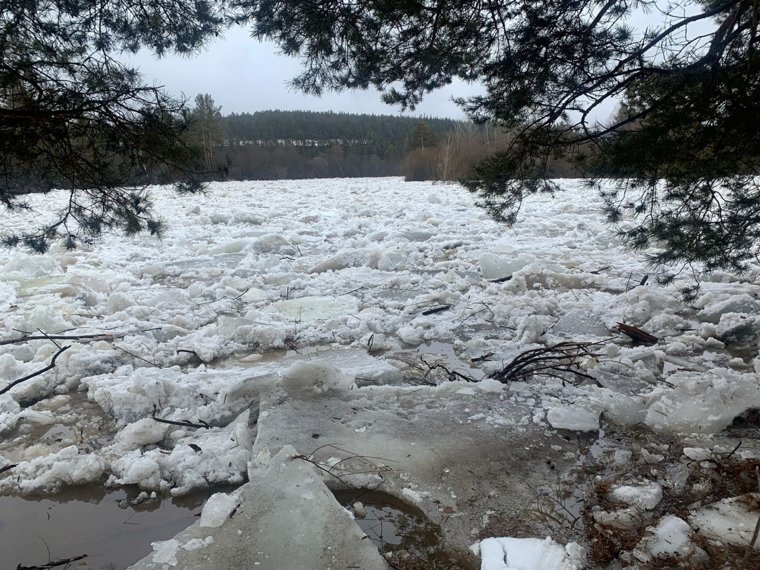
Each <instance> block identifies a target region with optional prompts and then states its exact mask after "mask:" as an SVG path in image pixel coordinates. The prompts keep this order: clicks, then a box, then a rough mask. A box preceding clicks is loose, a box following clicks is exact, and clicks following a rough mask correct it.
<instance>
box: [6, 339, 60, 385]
mask: <svg viewBox="0 0 760 570" xmlns="http://www.w3.org/2000/svg"><path fill="white" fill-rule="evenodd" d="M43 338H45V337H43ZM70 348H71V346H64V347H61V348H60V349H59V350H58V352H56V353H55V354H54V355H53V359H52V360H51V361H50V364H48V365H47V366H46V367H45V368H42V369H41V370H37V372H32V373H31V374H29V375H27V376H24V377H23V378H19V379H18V380H14V381H13V382H11V383H10V384H8V385H7V386H6V387H5V388H3V389H1V390H0V396H2V395H3V394H5V393H6V392H9V391H10V390H12V389H13V388H14V387H16V386H18V385H19V384H21V383H22V382H26V381H27V380H31V379H32V378H34V377H35V376H39V375H40V374H44V373H45V372H47V371H48V370H52V369H53V368H55V361H56V360H58V357H59V356H61V354H63V353H64V352H66V351H67V350H68V349H70Z"/></svg>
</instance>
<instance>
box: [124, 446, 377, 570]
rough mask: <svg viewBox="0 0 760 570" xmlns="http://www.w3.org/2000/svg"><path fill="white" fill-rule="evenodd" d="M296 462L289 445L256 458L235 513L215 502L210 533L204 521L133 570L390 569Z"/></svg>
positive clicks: (309, 468)
mask: <svg viewBox="0 0 760 570" xmlns="http://www.w3.org/2000/svg"><path fill="white" fill-rule="evenodd" d="M297 456H298V453H297V452H296V450H295V449H293V448H292V447H290V446H286V447H284V448H283V449H282V450H280V452H279V453H278V454H276V455H275V456H274V457H270V456H269V455H268V454H267V453H263V454H261V455H259V457H257V458H256V459H255V460H254V462H253V464H252V465H251V469H250V473H249V475H250V482H249V483H247V484H246V485H244V486H243V487H241V488H240V490H239V502H240V504H239V505H238V506H237V508H234V507H233V508H232V509H229V508H228V507H229V506H230V505H231V504H232V503H236V502H237V501H238V499H237V498H232V499H230V498H229V497H223V498H216V499H215V498H214V497H212V498H211V499H209V502H211V501H212V499H213V500H214V504H213V505H211V506H207V507H204V510H203V517H205V516H206V508H208V509H210V511H213V513H211V512H210V514H209V517H208V518H209V519H210V518H213V523H214V524H213V526H204V525H203V517H202V520H201V521H199V522H198V523H196V524H195V525H193V526H192V527H190V528H189V529H187V530H185V531H184V532H182V533H180V534H179V535H177V536H176V537H175V538H173V539H171V540H169V541H163V542H159V543H154V545H153V548H154V550H153V552H152V553H151V554H150V555H149V556H147V557H145V558H144V559H143V560H141V561H139V562H137V563H136V564H134V565H133V566H131V567H130V568H131V570H158V569H161V570H166V569H170V568H177V569H180V568H181V569H183V570H208V569H210V568H219V569H223V568H225V569H226V568H229V569H232V568H261V569H262V570H291V569H296V568H297V569H298V570H325V569H328V568H333V569H335V570H338V569H344V568H362V570H385V569H387V568H388V566H387V564H386V563H385V561H384V560H383V558H382V556H380V553H379V552H378V551H377V549H376V548H375V547H374V546H373V544H372V542H371V541H369V540H366V539H365V538H366V537H365V536H364V533H363V532H362V531H361V530H360V529H359V527H358V526H357V525H356V523H355V522H354V521H353V519H352V518H351V516H350V515H349V514H348V512H347V511H346V510H345V509H343V507H341V506H340V504H338V502H337V501H336V500H335V497H334V496H333V494H332V493H331V492H330V491H329V490H328V489H327V487H326V486H325V485H324V483H323V482H322V480H321V478H320V476H319V474H318V473H317V470H316V468H315V467H314V466H313V465H312V464H310V463H308V462H307V461H304V460H303V459H300V458H298V457H297ZM217 503H219V504H218V505H217ZM217 507H218V508H217ZM212 514H213V517H212V516H211V515H212ZM225 515H226V516H225Z"/></svg>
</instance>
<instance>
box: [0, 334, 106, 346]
mask: <svg viewBox="0 0 760 570" xmlns="http://www.w3.org/2000/svg"><path fill="white" fill-rule="evenodd" d="M113 339H114V335H112V334H102V333H100V334H81V335H65V334H46V335H36V334H31V335H26V336H22V337H19V338H13V339H9V340H0V346H5V345H7V344H19V343H22V342H28V341H30V340H113Z"/></svg>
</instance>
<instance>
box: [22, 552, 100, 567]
mask: <svg viewBox="0 0 760 570" xmlns="http://www.w3.org/2000/svg"><path fill="white" fill-rule="evenodd" d="M83 558H87V555H86V554H80V555H79V556H72V557H71V558H61V559H60V560H53V561H52V562H48V563H47V564H42V565H41V566H22V565H21V564H19V565H18V566H16V570H46V569H47V568H55V567H56V566H68V565H69V564H71V563H72V562H76V561H77V560H82V559H83Z"/></svg>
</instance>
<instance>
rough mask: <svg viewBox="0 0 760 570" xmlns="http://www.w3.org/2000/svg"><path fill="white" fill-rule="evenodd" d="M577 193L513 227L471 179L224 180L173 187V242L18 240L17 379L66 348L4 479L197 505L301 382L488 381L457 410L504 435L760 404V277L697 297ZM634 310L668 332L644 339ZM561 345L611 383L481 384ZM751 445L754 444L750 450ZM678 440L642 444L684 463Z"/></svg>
mask: <svg viewBox="0 0 760 570" xmlns="http://www.w3.org/2000/svg"><path fill="white" fill-rule="evenodd" d="M563 186H564V188H565V191H564V192H562V193H560V194H558V195H557V196H556V198H552V197H549V196H537V197H534V198H531V199H530V200H529V201H528V202H526V204H525V205H524V207H523V209H522V211H521V214H520V219H519V221H518V223H517V224H516V225H515V227H514V228H507V227H504V226H500V225H497V224H496V223H494V222H493V221H491V220H490V219H489V218H488V217H487V216H486V214H485V213H484V212H483V211H482V210H481V209H479V208H478V207H476V206H475V204H474V197H473V196H472V195H470V194H468V193H467V192H466V191H464V190H463V189H461V188H460V187H458V186H454V185H435V184H429V183H405V182H403V181H402V180H400V179H395V178H386V179H347V180H305V181H274V182H234V183H233V182H230V183H219V184H212V185H211V186H210V188H209V191H208V193H206V194H204V195H201V196H194V197H179V196H177V195H176V194H174V193H173V192H172V191H171V190H170V189H169V188H164V187H159V188H155V189H153V196H154V199H155V204H156V209H157V211H158V212H159V213H160V215H161V216H162V217H163V218H164V219H165V220H166V222H167V224H168V228H167V231H166V233H165V235H164V237H163V239H161V240H157V239H155V238H151V237H149V236H138V237H136V238H133V239H130V238H124V237H121V236H108V237H106V238H104V239H103V240H102V241H100V242H98V243H96V244H95V245H93V246H91V247H85V248H81V249H77V250H74V251H65V250H64V249H62V248H60V247H53V248H52V249H51V251H50V252H49V253H47V254H45V255H41V256H38V255H30V254H27V253H25V252H23V251H19V250H4V251H2V252H0V315H1V316H2V318H3V322H4V328H3V331H2V334H1V336H0V341H8V342H4V344H2V345H0V389H2V387H3V386H5V385H7V384H8V383H10V382H13V381H14V380H17V379H19V378H23V377H25V376H27V375H30V374H33V373H34V372H36V371H38V370H40V369H42V368H44V367H46V366H47V365H48V364H49V363H50V361H51V359H52V358H53V356H54V355H55V354H56V353H57V352H59V350H60V348H62V347H64V346H68V347H69V348H68V349H67V350H66V351H65V352H63V353H61V354H60V356H59V357H58V358H57V359H56V362H55V367H54V368H53V369H52V370H50V371H48V372H46V373H44V374H41V375H38V376H35V377H33V378H31V379H30V380H28V381H25V382H22V383H20V384H18V385H17V386H15V387H14V388H13V389H12V390H10V391H9V392H8V393H6V394H4V395H2V396H0V436H2V439H1V440H0V469H2V470H3V472H2V473H0V494H4V495H21V496H27V495H28V496H37V497H39V496H40V495H43V496H45V495H52V494H54V493H57V492H58V491H60V490H62V489H64V488H70V487H72V486H82V485H91V484H98V485H101V484H105V485H107V486H109V487H117V486H121V485H125V486H127V485H128V486H136V487H137V488H138V489H139V490H141V491H145V492H146V493H147V495H148V496H149V495H150V494H151V493H156V494H158V495H159V496H165V495H172V496H182V495H187V494H190V493H194V492H197V491H199V490H204V489H208V488H209V487H211V486H215V485H222V484H232V485H236V484H240V483H243V482H244V481H246V480H247V479H248V476H249V475H248V469H249V463H250V462H251V460H252V453H253V452H252V450H254V451H255V452H258V451H261V447H262V445H263V444H262V443H261V441H260V442H258V443H257V442H256V428H255V423H256V422H255V421H254V420H255V419H256V418H253V417H252V416H251V414H252V413H254V412H255V413H256V414H261V417H264V418H265V417H266V416H267V413H268V412H267V410H266V409H265V405H266V402H267V401H268V402H270V405H272V406H273V409H274V408H276V407H277V406H279V405H280V403H281V400H282V398H285V399H287V398H289V397H293V398H297V399H298V398H303V393H302V391H303V390H304V389H305V390H307V391H308V392H309V395H310V398H319V397H321V396H323V395H326V394H331V395H332V396H331V397H335V396H334V395H335V394H344V393H345V394H348V393H351V394H353V395H352V396H351V397H352V398H353V397H359V395H361V394H363V393H364V392H362V391H371V390H375V392H373V393H372V394H374V395H373V396H371V397H368V400H367V401H374V400H373V398H374V399H377V398H378V396H377V394H381V393H383V392H382V390H385V391H386V392H384V393H386V394H394V397H396V396H395V395H397V394H398V393H399V392H398V391H399V390H412V389H414V390H420V389H422V390H423V393H424V394H427V393H428V392H427V391H430V390H432V391H435V390H450V391H451V393H452V394H459V395H460V396H461V397H464V396H465V395H467V394H468V393H473V394H475V393H477V394H480V395H483V394H491V396H487V397H486V399H487V398H488V397H490V398H493V399H496V400H500V401H502V402H509V403H510V407H508V408H504V409H509V410H510V414H516V415H513V416H512V417H508V418H505V417H502V416H500V415H499V413H498V410H495V409H494V410H485V409H483V410H479V409H474V408H473V409H471V410H470V409H469V408H468V409H467V410H466V411H467V415H465V416H462V417H463V419H462V420H461V421H463V422H466V423H469V422H473V423H476V424H478V426H480V427H479V429H482V430H484V431H485V432H486V433H487V430H491V431H493V432H494V433H497V432H499V430H505V429H508V428H507V427H506V426H515V425H530V426H532V427H533V428H537V429H540V430H548V431H552V430H553V429H555V428H556V429H563V430H571V431H574V432H584V433H592V434H595V433H598V430H599V427H600V420H601V422H602V424H601V425H602V426H604V425H605V424H606V423H607V422H609V425H611V426H615V429H618V428H626V427H629V426H634V425H636V426H643V428H644V429H645V430H648V431H649V432H650V433H653V434H660V435H662V436H663V437H664V435H665V434H667V435H668V436H670V435H672V434H682V433H691V434H694V433H697V434H720V433H722V432H723V430H725V429H726V428H728V427H729V426H731V425H732V422H735V418H737V417H742V418H743V417H744V416H746V412H747V410H750V409H752V408H757V407H760V386H759V385H758V379H757V371H758V368H760V361H759V360H758V358H757V343H758V329H760V317H758V312H759V311H758V309H759V308H760V301H759V300H758V297H759V296H760V286H758V285H757V278H758V274H760V268H758V267H757V266H753V267H751V268H750V270H749V271H748V272H747V273H746V274H745V275H742V276H735V275H730V274H724V273H719V272H718V273H714V274H712V275H710V276H705V277H703V281H702V284H701V285H702V288H701V291H700V294H699V296H698V298H697V299H696V301H694V302H693V303H692V304H691V305H688V306H687V305H685V304H684V302H683V301H682V299H681V296H680V293H679V287H683V286H685V285H689V284H690V282H688V281H681V280H680V279H677V280H676V281H675V283H674V284H672V285H669V286H660V285H658V284H657V279H656V277H657V275H656V274H655V273H654V271H653V269H652V268H650V267H648V266H647V265H646V264H645V262H644V258H643V257H641V256H639V255H637V254H633V253H631V252H629V251H626V250H625V249H623V248H622V246H621V244H620V243H619V241H618V240H617V237H616V234H615V231H614V229H613V228H609V227H607V226H606V225H604V223H603V221H602V215H601V211H600V205H599V203H598V200H597V197H596V195H595V194H593V193H591V192H590V191H589V190H586V189H585V188H584V187H583V184H582V183H581V182H579V181H566V182H564V183H563ZM62 198H63V196H62V195H55V194H52V195H49V196H44V197H43V196H32V197H31V200H32V203H33V205H34V206H35V207H36V208H37V211H36V212H34V213H33V214H30V215H26V214H25V215H22V216H20V217H8V216H6V217H5V218H4V222H3V229H4V230H11V231H13V230H19V229H22V228H24V227H26V224H28V223H30V221H34V220H40V219H44V218H45V216H46V215H47V214H46V213H47V212H50V211H53V210H54V208H55V204H56V201H57V200H60V199H62ZM626 223H632V222H626ZM645 277H647V279H644V278H645ZM643 282H646V284H644V285H640V284H641V283H643ZM620 322H622V323H626V324H628V325H631V326H635V327H640V328H641V329H643V330H645V331H646V332H648V333H650V334H652V335H654V336H656V337H657V338H658V339H659V342H658V343H657V344H656V345H654V346H638V345H634V344H632V342H631V341H630V340H629V339H628V338H627V337H623V336H620V335H619V334H618V332H617V323H620ZM44 335H58V336H60V337H63V338H60V339H58V340H55V341H53V340H52V339H45V338H42V339H39V337H41V336H42V337H44ZM28 336H34V337H36V338H37V340H23V338H24V337H28ZM65 337H69V338H65ZM16 340H18V342H13V341H16ZM564 341H573V342H594V343H599V344H598V345H595V346H594V348H593V352H594V353H595V356H593V357H592V356H589V357H588V358H586V359H584V360H583V362H582V363H581V365H582V370H583V372H584V374H587V375H589V376H590V377H591V378H593V380H594V381H593V382H583V383H581V384H580V385H577V384H576V385H573V384H570V383H563V382H561V381H560V380H558V379H557V378H550V377H546V378H542V377H537V378H535V379H534V380H533V381H530V382H527V383H525V382H517V383H514V384H513V385H509V386H503V385H497V383H496V382H495V381H493V380H485V381H484V382H481V383H480V384H471V383H469V382H466V381H465V379H472V380H480V379H481V378H483V377H484V376H488V375H490V374H492V373H494V372H497V371H498V370H500V369H501V368H503V367H504V365H505V364H506V363H508V362H510V361H511V360H512V359H513V358H514V357H515V356H517V355H518V354H520V353H522V352H524V351H526V350H530V349H535V348H543V347H547V346H552V345H554V344H557V343H560V342H564ZM452 380H454V381H456V382H450V381H452ZM378 386H380V387H381V388H377V387H378ZM410 386H413V387H414V388H410ZM421 386H424V388H420V387H421ZM452 386H454V388H455V389H452V388H451V387H452ZM262 390H263V391H269V392H268V393H270V394H271V393H272V391H275V392H277V393H280V392H281V395H280V396H279V397H280V400H279V401H277V403H272V402H275V400H276V398H274V397H270V398H269V400H267V398H263V399H262ZM394 390H395V392H394ZM278 391H279V392H278ZM468 391H469V392H468ZM367 393H369V392H367ZM410 393H411V392H410ZM477 394H476V395H477ZM426 397H428V396H427V395H425V396H423V395H422V393H421V395H420V398H426ZM458 397H459V396H458ZM477 397H480V396H477ZM420 401H422V400H420ZM436 402H438V400H436ZM452 402H453V403H452V406H457V407H458V411H459V412H462V410H463V409H464V408H465V407H466V405H465V404H462V405H461V406H460V404H461V402H458V401H456V398H453V399H452ZM512 404H515V405H516V406H517V408H515V407H514V406H512ZM435 405H436V406H438V404H435ZM505 405H506V404H505ZM373 406H375V408H374V409H375V410H377V409H380V407H381V404H380V403H377V404H373ZM515 409H517V410H518V411H517V412H515ZM439 411H440V413H441V414H443V415H447V414H449V413H450V410H447V408H446V407H445V406H442V407H440V410H439ZM288 413H290V412H288ZM376 415H377V414H375V415H371V416H368V417H372V418H375V416H376ZM272 417H274V414H273V416H272ZM283 417H284V416H283ZM421 417H422V416H421ZM156 419H158V420H161V421H156ZM407 419H408V417H407ZM412 419H413V418H412ZM272 421H274V420H272ZM458 421H459V420H458ZM262 422H263V420H262ZM372 422H377V423H373V424H371V425H370V424H369V423H368V424H367V425H359V424H356V425H355V426H352V428H353V432H354V433H355V436H354V437H355V440H352V441H350V442H346V443H348V444H353V445H354V447H353V448H352V449H357V448H359V447H361V445H362V439H361V438H362V434H364V433H365V432H367V430H369V431H372V430H373V428H375V427H376V428H377V429H378V430H380V432H381V433H382V426H381V425H380V422H381V419H376V418H375V419H373V420H372ZM273 425H276V423H275V424H273ZM252 426H253V427H252ZM320 429H321V426H314V428H313V429H309V428H308V426H307V427H304V430H306V431H308V434H307V436H308V437H313V436H315V435H316V436H317V437H318V436H319V430H320ZM312 432H313V433H312ZM302 435H303V434H302ZM294 437H295V436H294ZM315 439H316V438H315ZM262 441H265V442H266V441H267V440H262ZM281 443H288V442H281ZM289 443H293V441H290V442H289ZM318 444H319V441H317V442H316V443H315V446H314V447H316V446H317V445H318ZM273 445H274V444H273ZM658 445H661V444H658ZM715 445H716V446H717V447H716V448H715V449H718V450H719V451H720V449H722V448H721V447H720V445H726V446H729V447H727V449H728V451H730V445H731V443H730V442H720V441H718V442H717V443H715ZM473 446H474V447H475V448H476V447H477V444H473ZM676 447H678V446H676ZM704 447H705V446H704V444H703V443H700V444H699V445H698V446H696V448H698V449H703V448H704ZM707 447H708V448H709V447H710V446H707ZM754 447H756V446H754V445H753V443H752V442H750V441H747V442H746V443H745V444H744V445H743V447H742V453H746V454H748V455H746V458H750V457H753V456H752V453H754ZM683 449H684V445H681V446H680V448H679V449H677V450H676V449H675V448H674V449H672V450H669V451H668V453H665V452H664V451H663V449H661V448H652V449H649V450H648V451H647V452H646V453H647V454H649V455H658V454H659V455H660V456H662V457H663V460H667V458H668V457H670V455H669V454H675V455H673V457H672V459H673V461H675V462H676V463H678V462H679V461H680V460H681V459H683V455H682V451H683ZM270 451H271V452H272V453H274V452H276V451H277V449H271V450H270ZM299 451H301V452H304V453H305V452H307V451H309V450H304V449H299ZM616 451H620V449H615V450H613V451H611V453H613V452H616ZM714 451H715V450H714V449H713V448H709V449H707V451H705V453H708V454H709V453H713V452H714ZM620 457H622V456H620ZM645 457H646V456H645ZM737 457H738V456H737ZM742 457H745V456H742ZM653 477H654V479H657V477H656V476H653ZM656 484H658V485H660V486H661V487H662V486H663V485H664V483H663V482H662V481H660V482H659V483H656ZM413 495H414V494H413V493H412V494H411V495H410V496H412V497H413ZM423 496H424V493H423ZM413 498H414V497H413ZM412 502H416V503H419V502H420V501H412ZM0 516H1V517H5V516H7V515H6V513H5V512H3V513H2V514H1V515H0ZM486 520H487V517H486V518H484V519H483V521H484V522H483V525H486ZM651 522H652V524H655V523H656V520H652V521H651ZM486 526H487V525H486ZM445 532H446V527H444V533H445ZM476 534H478V533H476ZM491 547H493V544H491V545H490V546H489V548H491ZM505 548H506V547H505ZM642 548H643V547H642ZM653 548H655V547H652V548H650V549H649V551H647V552H649V555H651V551H652V549H653ZM644 550H646V549H644ZM72 554H75V553H72ZM54 557H55V554H54ZM15 558H16V557H11V561H13V562H14V563H15V562H17V560H15ZM19 561H20V560H19ZM493 567H494V568H496V567H497V566H493Z"/></svg>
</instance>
